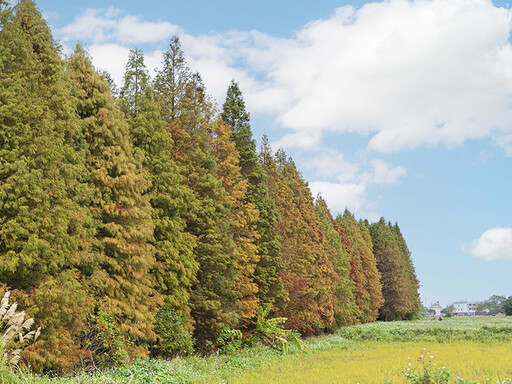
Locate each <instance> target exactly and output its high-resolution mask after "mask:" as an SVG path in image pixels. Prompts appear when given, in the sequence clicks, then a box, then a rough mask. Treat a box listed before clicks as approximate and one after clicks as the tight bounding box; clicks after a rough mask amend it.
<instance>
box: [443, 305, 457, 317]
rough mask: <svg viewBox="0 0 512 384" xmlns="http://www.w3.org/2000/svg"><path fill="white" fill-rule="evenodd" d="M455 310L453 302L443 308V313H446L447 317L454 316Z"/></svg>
mask: <svg viewBox="0 0 512 384" xmlns="http://www.w3.org/2000/svg"><path fill="white" fill-rule="evenodd" d="M453 311H455V307H454V306H453V304H452V305H449V306H448V307H446V308H443V309H441V313H442V314H444V316H445V317H453Z"/></svg>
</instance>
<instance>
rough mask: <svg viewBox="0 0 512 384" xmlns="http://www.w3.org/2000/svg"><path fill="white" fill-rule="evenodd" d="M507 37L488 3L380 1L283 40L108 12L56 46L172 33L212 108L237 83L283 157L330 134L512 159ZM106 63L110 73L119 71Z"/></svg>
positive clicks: (386, 147) (385, 149)
mask: <svg viewBox="0 0 512 384" xmlns="http://www.w3.org/2000/svg"><path fill="white" fill-rule="evenodd" d="M510 30H511V11H509V10H507V9H504V8H498V7H495V6H494V5H493V3H492V2H491V0H413V1H409V0H388V1H383V2H376V3H367V4H365V5H364V6H362V7H361V8H359V9H355V8H354V7H352V6H345V7H341V8H338V9H337V10H336V11H335V12H334V13H333V15H332V16H331V17H330V18H328V19H323V20H316V21H312V22H311V23H309V24H307V25H305V26H304V27H303V28H302V29H301V30H299V31H298V32H297V33H296V34H295V35H294V37H293V38H289V39H282V38H276V37H273V36H269V35H266V34H264V33H261V32H258V31H229V32H217V33H211V34H207V35H200V36H192V35H188V34H186V33H184V32H183V31H182V30H181V29H180V27H179V26H177V25H174V24H172V23H170V22H166V21H158V22H150V21H145V20H142V19H140V18H139V17H137V16H133V15H127V14H125V13H124V12H123V11H120V10H118V9H115V8H109V9H107V10H91V9H89V10H87V11H85V12H84V13H83V14H82V15H81V16H79V17H77V18H76V19H75V21H74V22H73V23H72V24H70V25H68V26H67V27H65V28H63V29H61V30H59V31H58V34H57V35H58V37H60V38H61V39H63V41H64V42H68V41H70V40H73V39H75V40H81V41H82V42H84V43H86V44H87V43H88V44H92V45H94V46H96V47H98V46H99V45H100V44H111V46H112V45H117V46H121V47H127V48H128V47H129V48H132V46H134V45H136V44H139V43H153V44H159V47H155V49H156V48H159V49H160V48H161V45H162V43H165V42H166V41H167V39H168V37H169V36H170V35H172V34H178V35H179V36H180V37H181V39H182V42H183V47H184V51H185V53H186V55H187V58H188V59H189V63H190V66H191V68H192V69H193V70H197V71H199V72H200V73H201V74H202V76H203V79H204V82H205V85H206V86H207V88H208V90H209V92H211V93H212V94H213V96H214V97H215V98H216V99H217V101H218V102H219V103H222V101H223V98H224V95H225V92H226V88H227V86H228V84H229V81H230V79H231V78H235V79H236V80H237V81H238V82H239V83H240V86H241V88H242V90H243V91H244V96H245V99H246V102H247V108H248V109H249V110H250V111H251V112H252V113H267V114H271V115H273V116H274V117H275V119H276V121H277V122H279V123H280V124H282V125H283V126H285V127H287V128H289V129H290V130H291V133H289V135H288V136H287V137H285V138H283V139H282V140H281V143H280V144H282V145H287V146H288V147H293V146H295V147H299V148H302V149H308V150H311V149H317V148H318V147H319V145H320V144H321V138H322V133H323V132H325V131H335V132H342V133H343V132H355V133H360V134H365V135H366V134H370V135H369V142H368V148H369V149H370V150H373V151H376V152H381V153H389V152H396V151H401V150H404V149H407V150H411V149H415V148H417V147H421V146H437V145H446V146H457V145H461V144H463V143H464V142H465V141H466V140H468V139H478V138H492V139H493V140H495V142H497V143H498V144H499V145H500V146H502V147H503V148H504V149H505V151H506V154H508V155H510V153H511V152H512V151H511V150H510V144H509V143H510V136H511V135H512V108H511V107H510V101H509V100H510V95H511V94H512V47H511V44H510V42H509V37H510ZM98 49H99V48H98ZM103 52H104V53H103V54H104V55H106V54H107V52H106V50H103ZM115 53H116V50H113V51H112V54H111V55H110V59H109V60H108V61H109V62H110V63H111V66H112V67H113V69H109V71H110V72H116V71H118V69H117V67H118V66H119V65H118V62H119V60H120V59H119V58H116V57H115V56H114V54H115ZM146 53H147V54H149V55H154V51H147V52H146ZM104 61H105V62H107V60H106V56H105V59H104ZM116 66H117V67H116ZM114 67H116V68H114ZM107 69H108V68H107ZM118 77H119V76H116V75H115V74H114V78H115V79H116V80H117V79H118ZM308 138H309V139H308ZM500 143H502V144H500ZM397 172H398V170H397ZM387 177H391V178H392V175H387Z"/></svg>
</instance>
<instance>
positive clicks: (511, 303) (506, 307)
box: [503, 296, 512, 316]
mask: <svg viewBox="0 0 512 384" xmlns="http://www.w3.org/2000/svg"><path fill="white" fill-rule="evenodd" d="M503 311H504V312H505V315H507V316H512V296H509V298H508V299H506V300H505V301H504V302H503Z"/></svg>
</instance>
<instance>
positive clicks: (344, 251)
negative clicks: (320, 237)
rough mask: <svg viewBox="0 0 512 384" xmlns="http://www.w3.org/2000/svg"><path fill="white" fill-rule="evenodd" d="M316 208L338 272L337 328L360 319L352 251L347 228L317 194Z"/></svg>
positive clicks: (335, 313) (333, 263) (329, 252)
mask: <svg viewBox="0 0 512 384" xmlns="http://www.w3.org/2000/svg"><path fill="white" fill-rule="evenodd" d="M315 208H316V211H317V214H318V217H319V219H320V229H321V231H322V233H323V234H324V236H325V243H326V250H327V256H328V257H329V260H330V262H331V263H332V265H333V267H334V271H335V272H336V279H335V282H336V284H335V288H336V299H337V300H336V306H335V309H334V319H335V326H334V327H331V330H336V329H337V328H339V327H341V326H344V325H349V324H355V323H357V322H358V321H359V320H360V319H359V318H358V317H359V314H360V308H359V307H358V306H357V304H356V301H355V297H354V281H352V279H351V278H350V272H351V264H350V261H351V260H350V259H351V253H350V249H349V248H348V245H349V243H348V240H347V236H346V235H345V230H344V229H343V228H341V226H340V225H339V224H338V223H337V222H336V221H335V220H334V219H333V217H332V216H331V213H330V212H329V209H328V207H327V203H326V202H325V200H323V199H322V197H321V196H317V198H316V200H315Z"/></svg>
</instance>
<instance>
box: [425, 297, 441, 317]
mask: <svg viewBox="0 0 512 384" xmlns="http://www.w3.org/2000/svg"><path fill="white" fill-rule="evenodd" d="M427 309H430V310H432V311H435V314H432V316H431V317H434V316H435V317H439V316H441V310H442V309H443V307H441V306H440V305H439V301H438V302H437V303H434V304H430V307H427Z"/></svg>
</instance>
